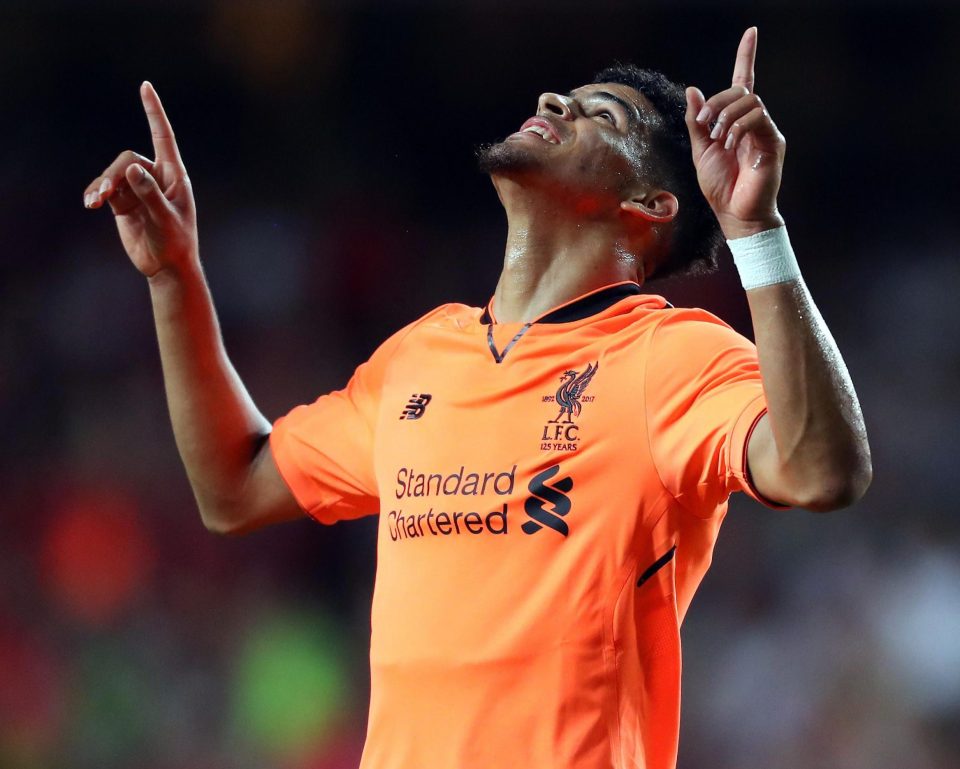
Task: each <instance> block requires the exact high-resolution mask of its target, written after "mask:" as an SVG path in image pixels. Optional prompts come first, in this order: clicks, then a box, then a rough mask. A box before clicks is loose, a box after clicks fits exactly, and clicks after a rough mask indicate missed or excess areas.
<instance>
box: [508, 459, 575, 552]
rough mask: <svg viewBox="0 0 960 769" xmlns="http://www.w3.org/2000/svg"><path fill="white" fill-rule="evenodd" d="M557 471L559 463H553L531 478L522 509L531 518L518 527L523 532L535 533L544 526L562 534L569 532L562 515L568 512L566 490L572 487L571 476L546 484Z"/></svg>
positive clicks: (569, 505)
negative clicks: (527, 494) (548, 508)
mask: <svg viewBox="0 0 960 769" xmlns="http://www.w3.org/2000/svg"><path fill="white" fill-rule="evenodd" d="M558 472H560V465H554V466H553V467H548V468H547V469H546V470H544V471H543V472H542V473H537V474H536V475H535V476H533V478H532V479H531V481H530V484H529V486H528V487H527V488H528V490H529V492H530V494H531V496H530V497H528V498H527V501H526V502H524V503H523V509H524V511H525V512H526V514H527V515H529V516H530V517H531V518H532V519H533V520H531V521H527V522H526V523H524V524H523V526H521V527H520V528H521V529H523V533H524V534H535V533H536V532H538V531H540V529H542V528H543V527H544V526H546V527H547V528H550V529H553V530H554V531H555V532H557V533H558V534H562V535H563V536H567V535H568V534H569V533H570V529H569V527H568V526H567V522H566V521H565V520H563V517H564V516H565V515H566V514H567V513H569V512H570V508H571V504H570V497H568V496H567V494H566V492H569V491H570V489H572V488H573V478H569V477H567V478H561V479H560V480H557V481H554V482H553V486H547V484H546V482H547V481H549V480H550V479H551V478H553V476H555V475H556V474H557V473H558ZM545 505H549V506H550V508H551V509H550V510H547V509H546V507H545Z"/></svg>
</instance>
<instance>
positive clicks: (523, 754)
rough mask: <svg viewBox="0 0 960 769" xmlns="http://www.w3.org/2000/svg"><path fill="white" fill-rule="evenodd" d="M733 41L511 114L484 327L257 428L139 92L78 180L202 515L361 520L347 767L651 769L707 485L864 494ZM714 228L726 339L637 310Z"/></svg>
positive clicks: (707, 318) (670, 315) (458, 308)
mask: <svg viewBox="0 0 960 769" xmlns="http://www.w3.org/2000/svg"><path fill="white" fill-rule="evenodd" d="M756 39H757V36H756V29H753V28H752V29H749V30H747V32H746V33H745V34H744V36H743V39H742V41H741V43H740V47H739V50H738V53H737V58H736V65H735V69H734V77H733V85H732V87H731V88H729V89H727V90H725V91H723V92H721V93H718V94H716V95H714V96H713V97H711V98H710V99H709V100H705V99H704V97H703V95H702V94H701V93H700V91H698V90H697V89H693V88H691V89H687V92H686V96H685V98H684V95H683V93H682V92H681V91H680V90H679V89H678V88H677V87H676V86H674V85H673V84H672V83H670V82H669V81H667V80H666V79H665V78H663V77H662V76H660V75H658V74H656V73H650V72H647V71H642V70H636V69H634V68H630V67H625V68H618V69H614V70H607V71H605V72H604V73H601V75H600V76H599V77H598V78H597V80H596V82H594V83H592V84H589V85H585V86H583V87H580V88H577V89H575V90H573V91H571V92H570V93H569V94H567V95H559V94H552V93H548V94H544V95H542V96H541V97H540V101H539V104H538V109H537V113H536V115H535V116H534V117H532V118H530V119H529V120H527V121H526V122H525V123H524V124H523V126H522V128H521V130H520V131H519V132H517V133H514V134H512V135H511V136H509V137H507V139H506V140H505V141H503V142H501V143H499V144H495V145H493V146H491V147H489V148H487V149H485V150H484V151H483V153H482V155H481V164H482V166H483V167H484V168H485V169H486V170H487V171H489V173H490V176H491V178H492V180H493V183H494V185H495V187H496V189H497V193H498V195H499V196H500V199H501V201H502V202H503V206H504V208H505V210H506V213H507V219H508V224H509V232H508V236H507V245H506V255H505V260H504V268H503V273H502V275H501V277H500V281H499V283H498V285H497V288H496V292H495V294H494V296H493V299H492V300H491V301H490V303H489V305H488V306H487V307H486V309H480V308H472V307H466V306H463V305H456V304H451V305H444V306H443V307H440V308H438V309H436V310H433V311H432V312H430V313H428V314H427V315H425V316H424V317H423V318H421V319H420V320H418V321H416V322H414V323H412V324H410V325H409V326H407V327H406V328H404V329H402V330H401V331H399V332H398V333H396V334H394V335H393V336H392V337H391V338H390V339H388V340H387V341H386V342H384V344H383V345H381V347H380V348H379V349H378V350H377V351H376V352H375V353H374V354H373V356H372V357H371V358H370V360H369V361H367V362H366V363H364V364H363V365H361V366H360V367H359V368H358V369H357V371H356V373H355V374H354V376H353V377H352V378H351V380H350V382H349V384H348V385H347V387H346V388H345V389H344V390H341V391H339V392H335V393H331V394H329V395H326V396H323V397H321V398H320V399H318V400H317V401H316V402H314V403H312V404H309V405H305V406H300V407H298V408H296V409H294V410H293V411H291V412H290V414H288V415H287V416H286V417H283V418H281V419H280V420H278V421H277V422H276V424H275V425H274V426H273V428H271V425H270V423H269V422H268V421H267V420H266V419H265V418H264V417H263V416H262V415H261V414H260V412H259V411H258V410H257V408H256V407H255V406H254V404H253V403H252V401H251V399H250V397H249V395H248V394H247V392H246V390H245V389H244V387H243V384H242V383H241V382H240V380H239V378H238V377H237V375H236V373H235V372H234V370H233V368H232V366H231V364H230V362H229V360H228V359H227V356H226V353H225V352H224V349H223V346H222V343H221V340H220V335H219V332H218V328H217V321H216V317H215V314H214V309H213V304H212V301H211V298H210V295H209V293H208V290H207V286H206V283H205V282H204V278H203V275H202V271H201V268H200V262H199V257H198V249H197V236H196V224H195V210H194V203H193V196H192V193H191V190H190V183H189V180H188V179H187V175H186V171H185V169H184V167H183V164H182V162H181V160H180V156H179V154H178V151H177V146H176V142H175V140H174V136H173V131H172V129H171V127H170V124H169V122H168V121H167V118H166V116H165V115H164V112H163V109H162V107H161V105H160V101H159V99H158V97H157V95H156V93H155V92H154V90H153V88H152V87H151V86H150V85H149V84H146V83H145V84H144V85H143V87H142V91H141V94H142V98H143V103H144V107H145V109H146V113H147V117H148V119H149V122H150V126H151V131H152V134H153V141H154V148H155V151H156V159H155V160H152V161H151V160H148V159H147V158H143V157H140V156H138V155H135V154H133V153H131V152H125V153H123V154H121V155H120V156H119V157H118V159H117V160H116V161H115V162H114V163H113V164H112V165H111V166H110V167H109V168H108V169H107V170H106V171H105V172H104V174H103V175H101V176H100V177H98V178H97V179H96V180H94V182H92V183H91V185H90V186H89V187H88V189H87V192H86V195H85V204H86V205H87V207H89V208H97V207H100V206H101V205H102V204H103V203H104V202H109V203H110V206H111V208H112V209H113V212H114V214H115V216H116V222H117V226H118V228H119V231H120V237H121V239H122V241H123V245H124V247H125V248H126V250H127V253H128V254H129V256H130V258H131V260H132V261H133V262H134V264H135V265H136V267H137V268H138V269H139V270H140V271H141V272H142V273H143V274H144V275H146V276H147V278H148V280H149V285H150V292H151V297H152V301H153V308H154V314H155V318H156V325H157V334H158V337H159V343H160V352H161V357H162V361H163V371H164V381H165V385H166V389H167V398H168V401H169V406H170V413H171V417H172V420H173V426H174V432H175V435H176V440H177V445H178V447H179V449H180V453H181V456H182V458H183V461H184V465H185V466H186V469H187V473H188V476H189V478H190V482H191V484H192V486H193V489H194V492H195V494H196V498H197V501H198V503H199V506H200V511H201V515H202V516H203V520H204V522H205V523H206V525H207V526H208V527H209V528H210V529H211V530H214V531H218V532H243V531H248V530H251V529H255V528H258V527H260V526H264V525H266V524H270V523H275V522H279V521H284V520H289V519H293V518H297V517H300V516H302V515H303V514H304V511H306V513H308V514H309V515H311V516H313V517H314V518H316V519H317V520H319V521H322V522H324V523H333V522H335V521H337V520H341V519H345V518H355V517H359V516H362V515H370V514H376V513H379V514H380V524H379V537H378V565H377V581H376V589H375V593H374V601H373V616H372V625H373V632H372V637H371V651H370V660H371V672H372V691H371V703H370V721H369V727H368V735H367V742H366V747H365V750H364V757H363V762H362V766H363V767H365V769H414V768H415V769H431V768H432V767H436V768H437V769H440V768H441V767H442V768H443V769H450V768H451V767H456V768H457V769H474V768H475V767H476V768H479V767H484V768H485V769H487V768H489V767H503V766H523V767H525V768H526V769H560V768H561V767H562V768H563V769H601V768H604V769H605V768H607V767H617V768H618V769H619V768H620V767H631V768H633V767H648V769H667V768H668V767H673V766H674V764H675V761H676V751H677V735H678V728H679V692H680V644H679V626H680V623H681V621H682V619H683V617H684V614H685V612H686V610H687V607H688V606H689V603H690V600H691V598H692V595H693V592H694V591H695V590H696V588H697V586H698V585H699V583H700V580H701V579H702V577H703V574H704V572H705V571H706V569H707V567H708V565H709V562H710V558H711V553H712V549H713V544H714V541H715V538H716V535H717V530H718V528H719V525H720V522H721V520H722V518H723V515H724V513H725V512H726V507H727V498H728V496H729V494H730V493H731V492H733V491H745V492H747V493H748V494H750V495H751V496H753V497H755V498H756V499H758V500H760V501H761V502H764V503H765V504H769V505H771V506H784V507H785V506H799V507H806V508H808V509H812V510H830V509H834V508H837V507H840V506H843V505H847V504H850V503H851V502H853V501H854V500H856V499H858V498H859V497H860V496H861V495H862V494H863V492H864V490H865V489H866V487H867V485H868V484H869V482H870V476H871V469H870V458H869V449H868V446H867V440H866V434H865V431H864V426H863V421H862V417H861V414H860V409H859V405H858V403H857V399H856V395H855V393H854V390H853V386H852V384H851V383H850V380H849V377H848V375H847V372H846V369H845V367H844V365H843V361H842V359H841V358H840V355H839V353H838V352H837V349H836V347H835V345H834V343H833V341H832V338H831V336H830V333H829V331H828V330H827V328H826V326H825V325H824V323H823V321H822V319H821V318H820V316H819V313H818V312H817V310H816V308H815V307H814V305H813V302H812V300H811V298H810V295H809V293H808V291H807V289H806V287H805V285H804V283H803V281H802V279H801V278H800V274H799V270H798V268H797V263H796V260H795V259H794V257H793V253H792V251H791V249H790V245H789V241H788V239H787V237H786V231H785V229H784V223H783V219H782V218H781V216H780V214H779V213H778V210H777V191H778V188H779V184H780V174H781V169H782V166H783V157H784V146H785V145H784V139H783V137H782V136H781V134H780V133H779V131H778V130H777V128H776V126H775V125H774V123H773V121H772V119H771V118H770V116H769V114H768V113H767V112H766V110H765V109H764V107H763V105H762V102H761V101H760V99H759V97H757V96H756V95H755V94H754V93H753V63H754V57H755V51H756ZM691 153H692V158H693V160H692V163H691V162H690V155H691ZM711 211H712V213H711ZM718 225H719V230H720V231H722V235H723V236H724V237H726V238H727V240H728V242H729V243H730V246H731V250H732V251H733V252H734V255H735V259H736V260H737V263H738V267H739V269H740V272H741V277H742V279H743V282H744V286H745V288H746V289H747V297H748V300H749V304H750V310H751V314H752V318H753V324H754V329H755V334H756V348H754V346H753V345H752V344H750V343H749V342H748V341H747V340H746V339H744V338H743V337H741V336H739V335H738V334H736V333H735V332H733V331H732V330H731V329H730V328H729V327H727V326H726V325H724V324H723V323H722V322H721V321H719V320H718V319H716V318H715V317H713V316H711V315H709V314H708V313H705V312H702V311H699V310H684V309H674V308H671V307H670V306H669V305H668V304H667V303H666V302H665V301H664V300H663V299H662V298H661V297H658V296H654V295H648V294H643V293H641V289H640V286H641V285H642V283H643V282H644V280H645V279H646V278H647V277H649V276H650V275H653V274H657V273H660V274H664V273H666V272H669V271H679V270H683V269H686V268H689V267H690V266H691V264H693V263H695V262H697V261H700V262H709V261H711V260H712V258H713V254H714V253H715V251H716V248H715V246H716V245H717V244H718V242H719V233H718V232H717V226H718Z"/></svg>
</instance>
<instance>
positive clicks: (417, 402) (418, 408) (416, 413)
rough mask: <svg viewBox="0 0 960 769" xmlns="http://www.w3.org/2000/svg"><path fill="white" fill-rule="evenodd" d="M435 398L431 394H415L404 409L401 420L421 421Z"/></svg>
mask: <svg viewBox="0 0 960 769" xmlns="http://www.w3.org/2000/svg"><path fill="white" fill-rule="evenodd" d="M431 398H433V396H432V395H431V394H430V393H414V394H413V395H411V396H410V401H409V402H408V403H407V405H406V406H404V407H403V413H402V414H401V415H400V418H401V419H419V418H420V417H422V416H423V412H424V411H426V410H427V404H428V403H430V400H431Z"/></svg>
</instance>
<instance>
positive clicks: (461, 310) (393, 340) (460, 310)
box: [372, 302, 483, 358]
mask: <svg viewBox="0 0 960 769" xmlns="http://www.w3.org/2000/svg"><path fill="white" fill-rule="evenodd" d="M482 312H483V310H482V309H480V308H479V307H470V306H469V305H466V304H457V303H452V302H451V303H449V304H441V305H440V306H439V307H434V308H433V309H432V310H429V311H428V312H426V313H424V314H423V315H421V316H420V317H419V318H417V319H416V320H414V321H411V322H410V323H408V324H407V325H406V326H404V327H403V328H401V329H399V330H398V331H395V332H394V333H393V334H391V335H390V336H389V337H387V339H386V340H385V341H384V342H383V343H382V344H381V345H380V346H379V347H378V348H377V350H376V352H374V354H373V356H372V357H374V358H389V357H391V356H392V355H393V354H394V353H396V351H397V350H398V349H399V348H400V347H401V346H402V345H403V343H404V341H406V340H407V339H408V338H409V337H411V336H414V335H415V334H416V332H417V331H420V330H425V329H436V328H461V327H463V326H466V325H468V324H470V323H476V322H477V319H478V318H479V317H480V315H481V314H482Z"/></svg>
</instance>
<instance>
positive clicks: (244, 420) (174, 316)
mask: <svg viewBox="0 0 960 769" xmlns="http://www.w3.org/2000/svg"><path fill="white" fill-rule="evenodd" d="M192 261H193V265H194V266H191V267H187V268H184V269H183V270H178V271H173V270H163V271H161V272H160V273H158V274H157V275H155V276H153V277H151V278H150V279H149V285H150V296H151V300H152V304H153V313H154V319H155V322H156V327H157V339H158V342H159V346H160V359H161V362H162V366H163V380H164V387H165V389H166V396H167V403H168V406H169V410H170V418H171V421H172V423H173V432H174V436H175V438H176V443H177V448H178V449H179V451H180V456H181V458H182V460H183V464H184V466H185V468H186V471H187V476H188V477H189V479H190V484H191V486H192V487H193V491H194V494H195V496H196V498H197V502H198V504H199V505H200V512H201V515H202V516H203V518H204V522H205V523H206V524H207V526H208V527H210V528H215V529H221V530H222V529H225V528H228V526H227V525H226V524H225V522H223V521H220V520H215V519H218V518H220V517H223V516H229V515H230V513H229V511H230V510H231V509H232V508H237V507H239V506H241V502H242V500H243V496H244V492H245V487H246V485H247V482H248V480H249V478H250V474H251V468H252V466H253V463H254V460H255V458H256V455H257V452H258V450H259V449H260V448H261V447H262V446H263V443H264V440H265V439H266V436H268V435H269V433H270V423H269V422H268V421H267V420H266V419H265V418H264V416H263V415H262V414H261V413H260V412H259V410H258V409H257V407H256V406H255V405H254V403H253V400H252V399H251V397H250V395H249V394H248V392H247V390H246V388H245V387H244V386H243V383H242V382H241V381H240V378H239V376H238V375H237V373H236V371H235V370H234V368H233V365H232V364H231V363H230V360H229V359H228V357H227V353H226V350H225V348H224V345H223V341H222V338H221V335H220V329H219V325H218V323H217V318H216V313H215V310H214V306H213V301H212V299H211V296H210V292H209V289H208V287H207V284H206V281H205V279H204V277H203V274H202V270H201V268H200V267H199V265H198V264H197V263H196V261H195V260H192Z"/></svg>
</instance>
